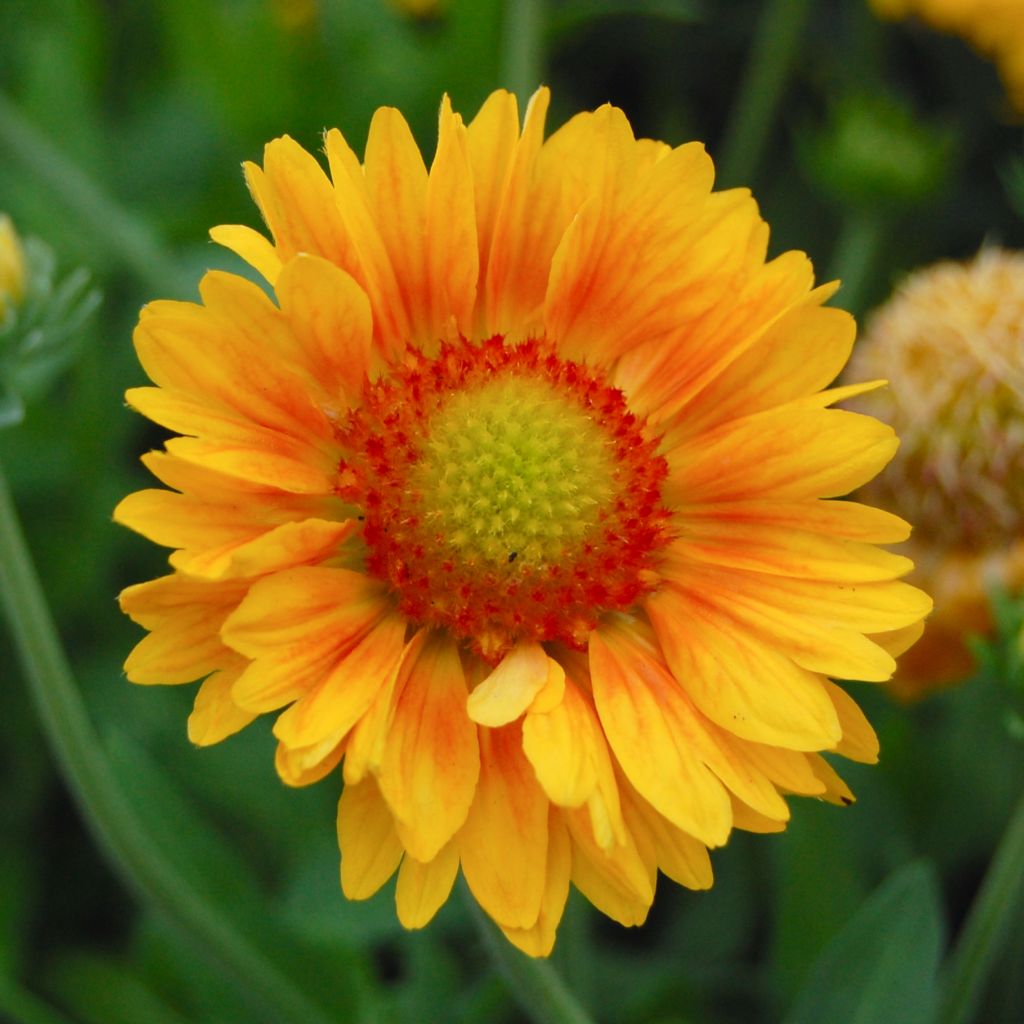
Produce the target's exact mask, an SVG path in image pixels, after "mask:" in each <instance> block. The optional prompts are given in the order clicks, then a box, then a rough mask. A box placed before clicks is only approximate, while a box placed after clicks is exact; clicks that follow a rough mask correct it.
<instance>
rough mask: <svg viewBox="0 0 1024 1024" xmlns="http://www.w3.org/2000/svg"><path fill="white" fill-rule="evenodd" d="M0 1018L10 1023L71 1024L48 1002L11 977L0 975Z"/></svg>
mask: <svg viewBox="0 0 1024 1024" xmlns="http://www.w3.org/2000/svg"><path fill="white" fill-rule="evenodd" d="M0 1019H2V1020H4V1021H9V1022H10V1024H71V1021H70V1020H69V1019H68V1018H67V1017H65V1016H64V1014H63V1013H61V1012H60V1011H59V1010H56V1009H54V1007H52V1006H50V1004H49V1003H44V1002H43V1000H42V999H40V998H39V997H38V996H34V995H33V994H32V993H31V992H29V991H27V990H26V989H23V988H22V987H21V986H20V985H19V984H18V983H17V982H16V981H14V979H13V978H7V977H3V976H0Z"/></svg>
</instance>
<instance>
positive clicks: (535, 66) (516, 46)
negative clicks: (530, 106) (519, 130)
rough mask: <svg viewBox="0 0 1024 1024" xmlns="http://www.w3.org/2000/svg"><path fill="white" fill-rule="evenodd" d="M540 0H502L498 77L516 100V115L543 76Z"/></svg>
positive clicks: (541, 3) (542, 1)
mask: <svg viewBox="0 0 1024 1024" xmlns="http://www.w3.org/2000/svg"><path fill="white" fill-rule="evenodd" d="M543 51H544V0H505V26H504V29H503V33H502V40H501V78H502V82H503V83H504V84H505V87H506V88H507V89H508V90H509V91H510V92H513V93H515V96H516V99H517V100H518V101H519V114H520V117H521V116H523V114H524V113H525V111H526V104H527V102H528V101H529V99H530V97H531V96H532V95H533V93H534V90H536V89H537V88H538V87H539V86H540V85H541V84H542V82H541V79H542V78H543V76H544V56H543Z"/></svg>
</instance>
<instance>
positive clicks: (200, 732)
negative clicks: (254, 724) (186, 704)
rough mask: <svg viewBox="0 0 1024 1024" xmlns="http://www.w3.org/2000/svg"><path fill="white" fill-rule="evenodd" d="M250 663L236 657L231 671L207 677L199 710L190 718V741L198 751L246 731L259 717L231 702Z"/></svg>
mask: <svg viewBox="0 0 1024 1024" xmlns="http://www.w3.org/2000/svg"><path fill="white" fill-rule="evenodd" d="M247 664H248V663H247V662H246V660H245V659H244V658H240V657H237V656H236V659H235V661H234V663H233V664H232V665H231V666H230V667H225V668H223V669H221V670H220V671H219V672H214V673H213V674H212V675H210V676H207V678H206V679H205V680H204V681H203V685H202V686H200V687H199V692H198V693H197V694H196V701H195V706H194V707H193V708H192V714H191V715H189V716H188V738H189V740H191V741H192V742H193V743H194V744H195V745H196V746H197V747H208V746H211V745H212V744H214V743H220V741H221V740H223V739H226V738H227V737H228V736H232V735H234V734H235V733H236V732H238V731H239V730H240V729H244V728H245V727H246V726H247V725H248V724H249V723H250V722H251V721H252V720H253V719H254V718H255V717H256V715H255V714H254V713H253V712H251V711H246V710H244V709H243V708H240V707H239V706H238V705H237V704H236V703H235V702H234V700H232V698H231V688H232V686H234V684H235V680H236V679H237V678H238V677H239V676H240V675H241V674H242V672H243V671H245V666H246V665H247Z"/></svg>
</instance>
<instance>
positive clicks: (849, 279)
mask: <svg viewBox="0 0 1024 1024" xmlns="http://www.w3.org/2000/svg"><path fill="white" fill-rule="evenodd" d="M884 238H885V218H884V216H883V215H882V213H881V212H880V211H878V210H870V209H855V210H850V211H849V212H848V213H847V215H846V220H845V221H844V222H843V227H842V231H841V232H840V234H839V239H838V241H837V242H836V248H835V252H833V254H832V262H831V263H830V264H829V270H828V275H827V277H826V280H828V281H835V280H839V281H842V288H841V289H840V291H839V295H838V301H839V305H841V306H842V307H843V308H844V309H847V310H849V311H850V312H851V313H853V314H854V315H855V316H856V315H859V314H860V313H862V312H863V308H862V307H863V305H864V297H865V294H866V290H867V287H868V285H870V283H871V274H872V271H873V270H874V267H875V261H876V259H877V257H878V253H879V251H880V250H881V247H882V242H883V241H884Z"/></svg>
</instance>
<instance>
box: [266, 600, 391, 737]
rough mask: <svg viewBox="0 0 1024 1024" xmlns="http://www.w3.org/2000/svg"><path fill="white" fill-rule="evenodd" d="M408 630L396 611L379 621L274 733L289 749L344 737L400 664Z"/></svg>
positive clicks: (284, 716)
mask: <svg viewBox="0 0 1024 1024" xmlns="http://www.w3.org/2000/svg"><path fill="white" fill-rule="evenodd" d="M405 627H406V622H405V617H404V616H402V615H398V614H397V613H392V614H391V615H388V616H387V618H385V619H383V620H382V621H381V622H380V623H378V624H377V625H376V626H375V627H374V628H373V629H372V630H371V631H370V632H369V633H367V635H366V636H365V637H364V638H363V640H361V641H360V642H359V644H358V645H357V646H356V647H355V648H354V649H353V650H352V651H351V653H349V654H347V655H346V656H345V657H344V658H343V659H342V660H341V661H340V662H338V664H337V665H336V666H335V668H334V670H333V671H332V672H331V673H330V674H329V675H327V676H326V677H325V678H324V679H323V680H322V682H320V683H318V684H317V686H316V687H314V689H312V690H311V691H310V692H309V693H308V694H306V696H304V697H303V698H302V699H301V700H298V701H296V703H294V704H293V705H292V706H291V707H290V708H288V710H287V711H285V712H283V713H282V714H281V715H280V716H279V717H278V719H277V721H276V722H275V723H274V735H275V736H276V737H277V738H278V739H279V740H280V741H281V742H282V743H284V745H285V746H286V747H307V746H311V745H312V744H314V743H319V742H321V741H322V740H324V739H326V738H327V737H329V736H337V738H338V739H339V740H340V739H341V737H343V736H345V735H346V734H347V733H348V731H349V730H350V729H351V728H352V727H353V726H354V725H355V724H356V722H358V721H359V719H360V718H362V716H363V715H364V714H365V713H366V712H367V711H368V710H369V708H370V705H371V704H372V703H373V700H374V698H375V697H376V696H377V693H378V692H379V691H380V689H381V687H382V686H384V684H385V683H386V682H387V680H388V678H389V676H390V675H391V673H392V672H394V670H395V668H396V667H397V666H398V662H399V660H400V659H401V656H402V652H403V651H404V650H405Z"/></svg>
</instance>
